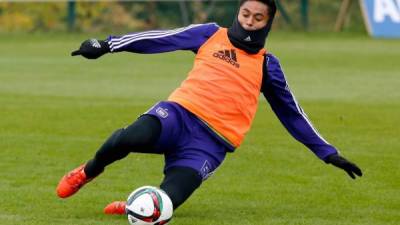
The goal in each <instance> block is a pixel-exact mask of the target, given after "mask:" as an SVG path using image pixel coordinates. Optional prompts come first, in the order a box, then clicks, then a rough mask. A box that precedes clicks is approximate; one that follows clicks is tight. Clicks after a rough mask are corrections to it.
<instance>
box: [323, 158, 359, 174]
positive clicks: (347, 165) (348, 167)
mask: <svg viewBox="0 0 400 225" xmlns="http://www.w3.org/2000/svg"><path fill="white" fill-rule="evenodd" d="M325 162H326V163H330V164H332V165H334V166H336V167H338V168H340V169H343V170H344V171H346V172H347V174H349V176H350V177H351V178H353V179H356V176H355V175H354V174H356V175H357V176H359V177H361V176H362V171H361V169H360V168H358V166H357V165H356V164H354V163H352V162H350V161H348V160H347V159H345V158H343V157H342V156H340V155H339V154H332V155H329V156H328V157H327V158H326V159H325Z"/></svg>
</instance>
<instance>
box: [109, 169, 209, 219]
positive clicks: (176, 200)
mask: <svg viewBox="0 0 400 225" xmlns="http://www.w3.org/2000/svg"><path fill="white" fill-rule="evenodd" d="M201 183H202V178H201V176H200V175H199V173H198V171H196V170H194V169H192V168H189V167H172V168H170V169H169V170H167V171H166V173H165V177H164V180H163V182H162V183H161V185H160V188H161V189H162V190H163V191H165V193H167V195H168V197H169V198H170V199H171V201H172V205H173V207H174V210H176V209H177V208H178V207H179V206H180V205H182V203H184V202H185V201H186V200H187V199H188V198H189V197H190V196H191V195H192V193H193V192H194V191H195V190H196V189H197V188H198V187H199V186H200V185H201ZM125 206H126V202H125V201H115V202H112V203H110V204H108V205H107V206H106V207H105V208H104V213H105V214H114V215H124V214H125Z"/></svg>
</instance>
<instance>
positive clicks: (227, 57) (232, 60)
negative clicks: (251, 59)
mask: <svg viewBox="0 0 400 225" xmlns="http://www.w3.org/2000/svg"><path fill="white" fill-rule="evenodd" d="M213 56H214V57H215V58H219V59H222V60H224V61H225V62H227V63H229V64H231V65H232V66H235V67H236V68H239V67H240V65H239V63H238V62H237V58H236V51H235V50H234V49H231V50H221V51H218V52H215V53H214V54H213Z"/></svg>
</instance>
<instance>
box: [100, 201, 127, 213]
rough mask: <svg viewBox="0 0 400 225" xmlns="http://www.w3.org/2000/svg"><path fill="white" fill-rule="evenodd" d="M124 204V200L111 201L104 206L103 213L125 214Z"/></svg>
mask: <svg viewBox="0 0 400 225" xmlns="http://www.w3.org/2000/svg"><path fill="white" fill-rule="evenodd" d="M125 206H126V202H122V201H116V202H112V203H110V204H108V205H107V206H106V207H105V208H104V213H105V214H116V215H124V214H125Z"/></svg>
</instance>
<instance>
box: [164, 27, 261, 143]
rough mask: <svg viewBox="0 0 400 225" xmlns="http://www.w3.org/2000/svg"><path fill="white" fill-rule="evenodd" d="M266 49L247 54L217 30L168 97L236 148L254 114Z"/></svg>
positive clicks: (222, 30) (221, 29)
mask: <svg viewBox="0 0 400 225" xmlns="http://www.w3.org/2000/svg"><path fill="white" fill-rule="evenodd" d="M264 54H265V49H262V50H260V52H259V53H257V54H253V55H251V54H248V53H246V52H245V51H243V50H241V49H238V48H236V47H234V46H233V45H232V44H231V43H230V41H229V38H228V34H227V29H226V28H220V29H219V30H218V31H217V32H216V33H215V34H214V35H213V36H211V37H210V39H208V40H207V42H206V43H205V44H203V45H202V46H201V47H200V49H199V51H198V53H197V55H196V58H195V61H194V66H193V69H192V70H191V71H190V73H189V75H188V77H187V78H186V80H184V81H183V82H182V84H181V86H180V87H179V88H177V89H176V90H175V91H174V92H173V93H172V94H171V95H170V96H169V98H168V100H169V101H173V102H176V103H178V104H180V105H181V106H183V107H184V108H186V109H187V110H189V111H190V112H192V113H193V114H195V115H196V116H197V117H199V118H200V119H201V120H203V121H205V122H206V123H207V124H208V125H209V126H211V128H212V129H213V130H215V131H216V132H217V133H218V134H219V135H222V136H223V137H224V138H225V139H227V140H228V141H229V142H231V143H232V144H233V145H234V147H238V146H239V145H240V144H241V143H242V141H243V138H244V136H245V134H246V133H247V132H248V131H249V129H250V126H251V123H252V121H253V119H254V116H255V113H256V111H257V105H258V97H259V95H260V88H261V82H262V76H263V62H264Z"/></svg>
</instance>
